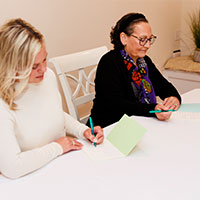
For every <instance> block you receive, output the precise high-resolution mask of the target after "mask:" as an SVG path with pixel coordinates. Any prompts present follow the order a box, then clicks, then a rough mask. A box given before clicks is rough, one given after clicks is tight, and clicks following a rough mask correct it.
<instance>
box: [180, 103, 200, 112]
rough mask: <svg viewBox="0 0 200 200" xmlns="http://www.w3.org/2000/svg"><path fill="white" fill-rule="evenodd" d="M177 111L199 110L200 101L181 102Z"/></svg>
mask: <svg viewBox="0 0 200 200" xmlns="http://www.w3.org/2000/svg"><path fill="white" fill-rule="evenodd" d="M178 111H180V112H200V103H188V104H181V106H180V108H179V109H178Z"/></svg>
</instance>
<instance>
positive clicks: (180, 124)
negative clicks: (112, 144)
mask: <svg viewBox="0 0 200 200" xmlns="http://www.w3.org/2000/svg"><path fill="white" fill-rule="evenodd" d="M182 97H183V102H184V103H200V89H195V90H193V91H190V92H188V93H186V94H184V95H183V96H182ZM133 119H135V120H136V121H138V122H139V123H141V124H142V125H143V126H145V127H146V128H147V129H148V131H147V133H146V134H145V136H144V137H143V138H142V140H141V141H140V142H139V143H138V145H137V146H136V148H135V149H134V150H133V151H132V152H131V154H130V155H129V156H127V157H125V158H120V159H114V160H106V161H93V160H90V159H89V158H88V157H87V155H86V154H85V153H84V152H83V151H76V152H70V153H67V154H65V155H63V156H60V157H59V158H57V159H55V160H54V161H52V162H51V163H49V164H48V165H46V166H45V167H43V168H42V169H39V170H37V171H36V172H34V173H32V174H30V175H27V176H25V177H23V178H20V179H18V180H9V179H6V178H4V177H3V176H0V199H2V200H13V199H20V200H27V199H28V200H32V199H34V200H36V199H37V200H40V199H45V200H46V199H48V200H51V199H52V200H53V199H58V200H60V199H63V200H67V199H71V200H78V199H83V200H85V199H87V200H100V199H106V200H107V199H113V200H147V199H148V200H149V199H151V200H179V199H180V200H199V199H200V189H199V188H200V121H197V120H196V121H195V120H194V121H193V120H174V119H172V120H169V121H168V122H162V121H158V120H157V119H155V118H146V117H136V116H134V117H133ZM111 128H112V126H109V127H107V128H105V129H104V130H105V134H107V133H108V132H109V130H111Z"/></svg>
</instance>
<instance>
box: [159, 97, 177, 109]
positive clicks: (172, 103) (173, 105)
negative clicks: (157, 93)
mask: <svg viewBox="0 0 200 200" xmlns="http://www.w3.org/2000/svg"><path fill="white" fill-rule="evenodd" d="M163 105H164V106H166V107H168V109H173V110H178V108H179V107H180V101H179V100H178V99H177V98H176V97H168V98H165V99H164V101H163Z"/></svg>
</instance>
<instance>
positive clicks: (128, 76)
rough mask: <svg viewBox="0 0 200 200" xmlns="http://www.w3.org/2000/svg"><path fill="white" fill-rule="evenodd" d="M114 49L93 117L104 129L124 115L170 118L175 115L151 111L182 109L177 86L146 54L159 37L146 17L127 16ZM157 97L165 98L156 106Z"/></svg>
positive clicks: (99, 80)
mask: <svg viewBox="0 0 200 200" xmlns="http://www.w3.org/2000/svg"><path fill="white" fill-rule="evenodd" d="M110 35H111V43H112V44H113V45H114V50H111V51H110V52H108V53H106V54H105V55H104V56H103V57H102V58H101V60H100V62H99V64H98V67H97V73H96V79H95V90H96V97H95V99H94V104H93V108H92V110H91V116H92V118H93V121H94V124H99V125H101V126H102V127H104V126H107V125H109V124H111V123H114V122H116V121H118V120H119V119H120V118H121V117H122V116H123V114H125V113H126V114H128V115H139V116H149V117H153V116H155V117H157V118H158V119H159V120H167V119H169V117H170V115H171V113H172V112H161V113H155V114H154V113H153V114H151V113H149V111H150V110H168V109H173V110H174V109H175V110H176V109H178V108H179V105H180V103H181V97H180V95H179V94H178V92H177V90H176V89H175V87H174V86H173V85H172V84H171V83H169V82H168V81H167V80H166V79H165V78H164V77H163V76H162V75H161V73H160V72H159V71H158V70H157V68H156V67H155V65H154V64H153V62H152V61H151V59H150V58H149V57H148V56H147V55H146V53H147V51H148V49H149V48H150V47H151V45H152V44H153V43H154V41H155V39H156V36H154V35H153V34H152V30H151V27H150V25H149V23H148V21H147V19H146V18H145V16H144V15H143V14H140V13H129V14H127V15H125V16H123V17H122V18H121V19H120V20H119V21H118V22H117V23H116V25H115V27H114V28H113V29H112V31H111V34H110ZM156 96H159V97H160V98H161V99H163V103H162V104H157V103H156Z"/></svg>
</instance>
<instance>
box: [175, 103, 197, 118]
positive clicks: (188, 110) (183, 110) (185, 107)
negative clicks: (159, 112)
mask: <svg viewBox="0 0 200 200" xmlns="http://www.w3.org/2000/svg"><path fill="white" fill-rule="evenodd" d="M171 118H172V119H187V120H200V104H199V103H191V104H181V106H180V108H179V109H178V111H176V112H174V113H173V114H172V117H171Z"/></svg>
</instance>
